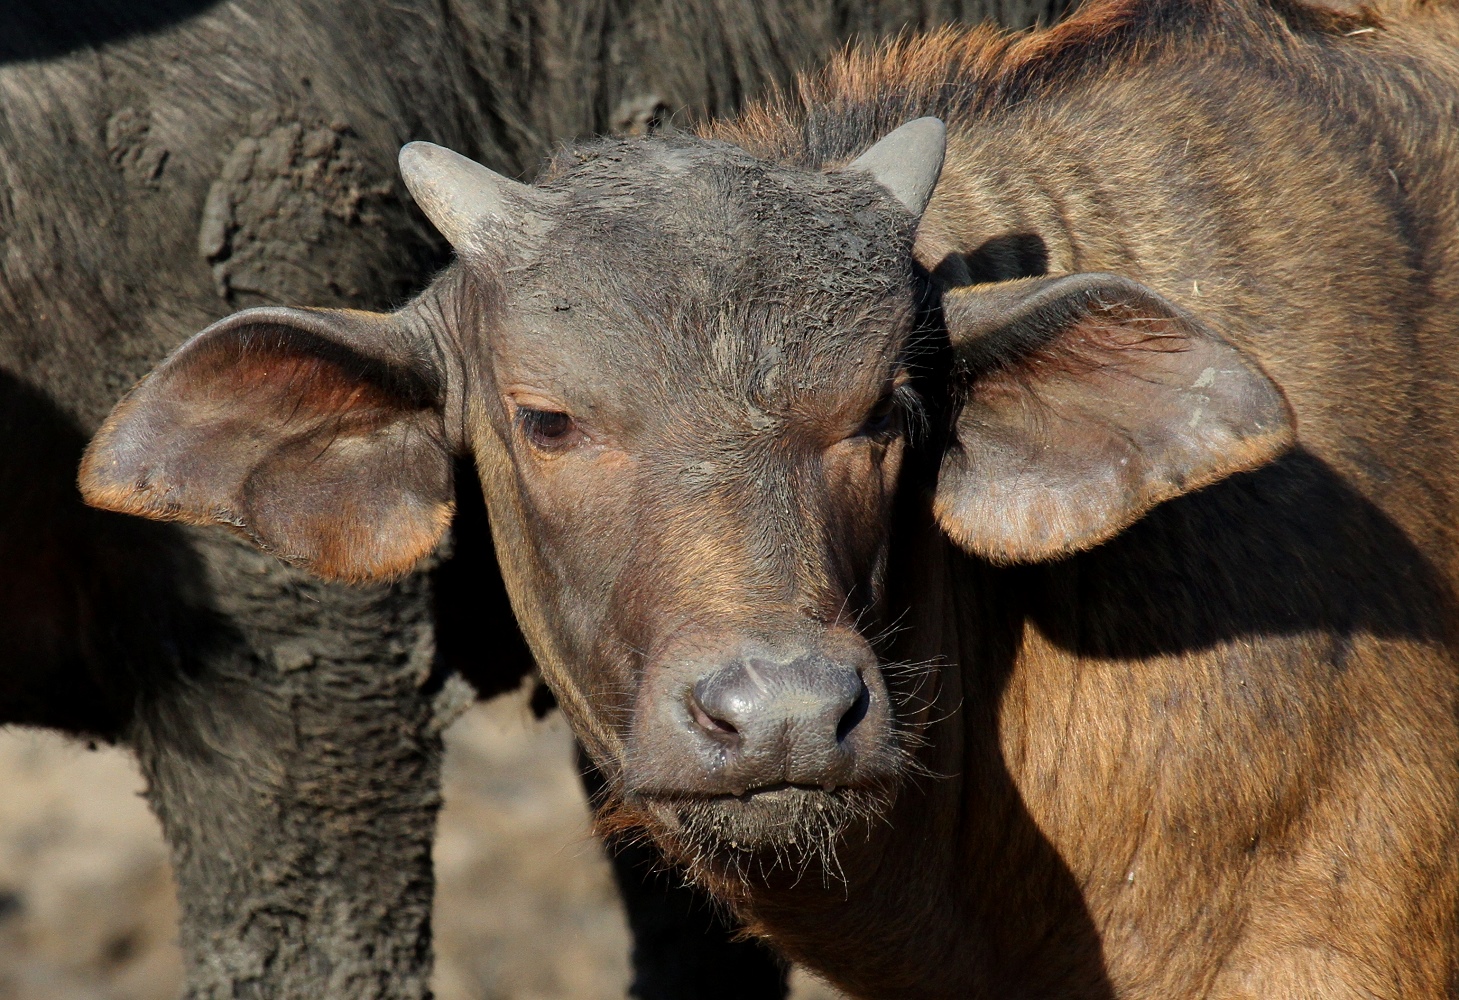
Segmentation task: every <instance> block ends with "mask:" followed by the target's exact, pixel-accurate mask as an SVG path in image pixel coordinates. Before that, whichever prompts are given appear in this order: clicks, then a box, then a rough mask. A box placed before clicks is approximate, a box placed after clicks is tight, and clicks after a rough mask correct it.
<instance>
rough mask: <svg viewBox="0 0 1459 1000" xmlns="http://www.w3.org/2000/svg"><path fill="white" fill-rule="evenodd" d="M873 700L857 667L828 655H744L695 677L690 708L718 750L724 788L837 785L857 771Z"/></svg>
mask: <svg viewBox="0 0 1459 1000" xmlns="http://www.w3.org/2000/svg"><path fill="white" fill-rule="evenodd" d="M871 700H872V696H871V692H870V690H869V689H868V688H867V685H866V683H865V681H864V680H863V679H862V676H861V673H860V671H859V670H857V669H856V668H855V667H851V666H847V665H844V664H840V663H836V662H834V661H832V660H830V659H827V658H826V657H824V656H820V655H815V654H811V655H803V656H798V657H795V658H792V659H786V660H775V659H770V658H765V657H755V656H746V657H743V658H741V659H739V660H738V661H736V662H734V663H730V664H728V665H725V666H722V667H720V668H719V669H718V670H716V671H714V672H713V673H711V674H708V675H707V676H705V677H703V678H701V679H700V680H699V681H698V682H696V683H695V684H694V686H693V689H692V692H691V697H690V703H689V712H690V716H691V717H692V719H693V723H694V726H695V728H696V729H697V730H698V734H699V738H700V739H702V740H708V741H710V742H711V744H713V745H716V746H717V748H718V750H719V755H718V756H719V759H720V765H721V766H720V768H718V769H717V770H719V771H720V777H721V778H722V779H723V781H724V782H725V783H726V790H728V791H732V792H736V793H738V792H743V791H744V790H747V789H751V788H757V787H763V786H766V785H774V784H781V783H786V782H790V783H795V784H813V785H821V786H827V787H832V786H835V785H837V784H841V783H844V782H845V781H846V780H847V779H848V777H849V776H850V774H851V772H852V771H853V770H854V764H855V754H856V744H857V743H859V742H861V741H862V740H861V739H859V737H865V736H866V735H867V734H866V733H865V732H858V730H859V729H864V728H871V727H869V726H867V725H866V720H867V716H868V714H869V710H870V708H871Z"/></svg>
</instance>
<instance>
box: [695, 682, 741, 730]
mask: <svg viewBox="0 0 1459 1000" xmlns="http://www.w3.org/2000/svg"><path fill="white" fill-rule="evenodd" d="M689 715H690V717H691V718H693V720H694V722H695V724H696V725H698V726H699V728H700V729H703V730H704V731H705V732H707V733H709V734H710V735H711V736H715V737H718V738H719V739H721V740H737V739H738V738H739V735H740V731H739V730H738V729H736V728H735V727H734V726H733V725H732V724H731V723H729V722H726V721H725V720H724V719H717V718H715V717H714V716H713V715H711V714H709V712H708V711H707V710H706V709H705V707H704V705H703V704H701V703H700V701H699V696H698V694H697V693H694V694H691V695H690V696H689Z"/></svg>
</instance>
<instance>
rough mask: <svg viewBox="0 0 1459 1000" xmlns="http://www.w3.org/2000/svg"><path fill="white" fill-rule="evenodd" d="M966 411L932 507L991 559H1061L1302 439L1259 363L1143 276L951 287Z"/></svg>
mask: <svg viewBox="0 0 1459 1000" xmlns="http://www.w3.org/2000/svg"><path fill="white" fill-rule="evenodd" d="M943 314H944V316H945V318H946V322H947V328H948V334H949V337H950V338H951V341H952V347H953V356H954V359H955V362H954V363H955V366H956V372H955V375H954V381H955V385H956V389H957V391H958V392H959V393H960V395H961V396H962V409H961V411H960V413H959V416H958V420H957V424H956V428H955V431H954V434H953V438H952V440H951V441H950V442H949V446H948V449H947V451H946V453H945V454H944V456H943V459H942V467H941V470H940V472H939V474H938V481H937V492H936V498H935V502H934V510H935V513H936V517H937V520H938V522H939V523H940V524H941V526H942V528H943V530H945V531H946V532H947V533H948V535H949V536H950V537H951V538H952V539H953V541H955V542H957V543H958V544H959V545H960V546H961V547H963V548H964V549H966V550H968V551H969V552H972V553H974V554H976V555H980V556H983V557H985V558H988V559H991V560H993V561H995V562H1001V563H1010V562H1026V561H1037V560H1041V559H1050V558H1056V557H1058V556H1061V555H1066V554H1068V553H1071V552H1076V551H1078V550H1081V549H1085V548H1089V547H1091V546H1093V545H1096V544H1098V543H1099V542H1102V541H1104V540H1106V539H1108V538H1110V537H1111V536H1113V535H1115V534H1117V533H1118V532H1119V531H1121V530H1123V529H1124V528H1125V527H1127V526H1128V525H1130V524H1131V523H1133V522H1134V521H1135V520H1137V519H1138V518H1140V517H1141V516H1142V515H1143V514H1144V513H1145V512H1146V511H1148V510H1149V509H1150V508H1151V507H1153V506H1155V505H1156V504H1158V503H1161V502H1162V501H1164V500H1169V499H1171V498H1173V497H1176V496H1179V495H1181V494H1183V493H1187V492H1190V491H1192V490H1196V489H1199V488H1201V487H1203V486H1206V485H1209V484H1211V483H1214V482H1216V481H1217V480H1220V479H1223V478H1225V477H1226V476H1229V475H1231V474H1233V473H1236V472H1241V471H1244V470H1247V469H1252V468H1256V467H1257V466H1260V465H1263V464H1265V463H1267V462H1269V461H1271V460H1272V459H1273V458H1275V457H1277V456H1278V455H1279V454H1281V453H1282V452H1283V451H1284V450H1286V449H1287V448H1288V447H1290V446H1291V444H1292V442H1293V440H1294V430H1293V420H1292V415H1291V413H1290V411H1289V409H1288V407H1287V403H1286V400H1285V398H1284V397H1283V396H1282V393H1281V391H1280V390H1279V389H1278V388H1277V387H1276V385H1275V384H1274V383H1273V382H1272V381H1271V379H1269V378H1268V377H1267V376H1266V374H1265V373H1264V372H1263V371H1262V370H1261V368H1260V367H1259V366H1258V365H1257V364H1256V362H1255V361H1253V360H1251V359H1250V358H1247V357H1246V356H1245V355H1243V354H1242V353H1241V352H1240V351H1238V350H1237V349H1236V348H1235V347H1233V346H1232V345H1231V344H1229V343H1227V342H1226V341H1225V340H1223V339H1221V337H1220V336H1218V335H1217V334H1216V333H1215V332H1214V331H1212V330H1210V329H1209V328H1207V327H1206V326H1204V325H1203V324H1201V323H1200V322H1199V321H1198V320H1196V319H1194V318H1193V317H1191V316H1189V315H1187V314H1185V313H1184V312H1182V311H1181V310H1180V309H1178V308H1177V307H1176V306H1174V305H1173V304H1172V303H1170V302H1168V301H1166V300H1165V299H1163V298H1161V297H1160V296H1159V295H1157V294H1155V293H1154V292H1153V291H1151V290H1149V289H1148V288H1145V287H1144V286H1142V285H1139V284H1137V283H1136V282H1133V281H1130V280H1128V279H1125V278H1120V277H1118V276H1115V275H1110V274H1078V275H1072V276H1068V277H1059V278H1035V279H1025V280H1018V281H1006V282H1000V283H998V284H995V285H985V286H973V287H971V288H966V289H959V290H955V291H951V292H948V293H946V294H945V295H944V297H943Z"/></svg>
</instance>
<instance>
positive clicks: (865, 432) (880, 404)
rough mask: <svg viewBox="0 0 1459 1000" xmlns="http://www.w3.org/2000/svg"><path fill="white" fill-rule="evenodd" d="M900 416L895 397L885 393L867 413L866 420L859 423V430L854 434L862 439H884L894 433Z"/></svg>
mask: <svg viewBox="0 0 1459 1000" xmlns="http://www.w3.org/2000/svg"><path fill="white" fill-rule="evenodd" d="M900 415H901V413H900V411H899V410H898V408H897V399H896V396H894V395H893V394H892V393H887V394H886V395H885V396H883V397H882V398H881V399H878V400H877V401H876V405H875V406H873V407H872V408H871V409H870V410H869V411H868V412H867V414H866V419H865V420H863V421H862V422H861V428H860V429H859V430H858V431H857V432H856V433H857V434H859V435H861V436H863V437H873V438H879V437H886V436H887V435H889V434H892V433H893V432H894V431H896V429H897V426H898V423H899V421H898V417H899V416H900Z"/></svg>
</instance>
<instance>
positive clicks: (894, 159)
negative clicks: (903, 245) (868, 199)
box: [846, 118, 947, 218]
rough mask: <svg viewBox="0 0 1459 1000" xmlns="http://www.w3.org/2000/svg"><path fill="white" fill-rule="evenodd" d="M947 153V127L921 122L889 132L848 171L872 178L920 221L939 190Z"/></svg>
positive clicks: (929, 120)
mask: <svg viewBox="0 0 1459 1000" xmlns="http://www.w3.org/2000/svg"><path fill="white" fill-rule="evenodd" d="M946 153H947V126H946V125H944V124H943V123H942V120H941V119H940V118H918V119H915V120H914V121H910V122H907V124H905V125H902V126H901V127H899V128H896V129H893V130H892V131H891V132H888V133H887V134H886V135H885V136H883V137H882V139H881V141H879V142H878V143H877V144H876V145H875V146H872V147H871V148H870V149H868V150H867V151H866V152H864V153H862V154H861V155H860V156H858V157H857V158H856V159H854V160H852V161H851V163H850V164H848V165H847V167H846V169H848V170H860V171H862V172H864V173H868V174H870V175H871V176H872V177H873V178H874V179H875V180H876V182H877V183H878V184H880V185H881V186H882V187H884V188H886V189H887V190H888V191H889V192H891V195H892V197H893V198H896V199H897V201H900V202H901V203H902V204H903V205H905V206H906V208H907V211H909V212H911V213H912V214H913V215H915V216H917V217H919V218H920V217H921V216H922V212H923V210H924V209H925V208H926V207H927V202H928V201H930V200H931V199H932V189H933V188H935V187H937V178H938V177H939V176H941V174H942V158H943V156H945V155H946Z"/></svg>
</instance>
